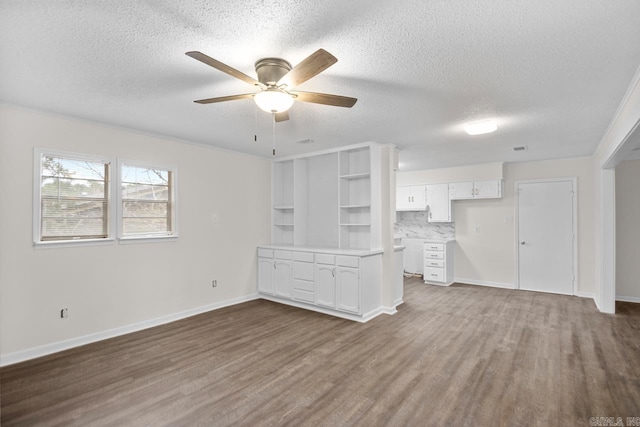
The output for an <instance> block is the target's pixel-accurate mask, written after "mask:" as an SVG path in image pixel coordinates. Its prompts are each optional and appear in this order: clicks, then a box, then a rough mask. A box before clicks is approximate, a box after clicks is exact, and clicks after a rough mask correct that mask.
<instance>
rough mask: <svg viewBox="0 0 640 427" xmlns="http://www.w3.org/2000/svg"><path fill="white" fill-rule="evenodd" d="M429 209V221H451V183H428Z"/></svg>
mask: <svg viewBox="0 0 640 427" xmlns="http://www.w3.org/2000/svg"><path fill="white" fill-rule="evenodd" d="M425 187H426V195H427V209H428V211H429V214H428V216H427V220H428V221H429V222H451V201H450V200H449V184H427V185H426V186H425Z"/></svg>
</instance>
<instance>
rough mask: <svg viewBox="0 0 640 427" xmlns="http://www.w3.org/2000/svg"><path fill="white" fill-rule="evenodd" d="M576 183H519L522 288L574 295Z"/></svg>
mask: <svg viewBox="0 0 640 427" xmlns="http://www.w3.org/2000/svg"><path fill="white" fill-rule="evenodd" d="M574 183H575V181H574V180H573V179H567V180H558V181H549V182H546V181H545V182H540V181H538V182H536V181H530V182H518V183H517V184H516V187H517V188H516V190H517V206H518V283H519V286H520V289H524V290H530V291H540V292H551V293H556V294H567V295H573V293H574V224H575V212H574Z"/></svg>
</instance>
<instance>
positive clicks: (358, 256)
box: [258, 246, 383, 321]
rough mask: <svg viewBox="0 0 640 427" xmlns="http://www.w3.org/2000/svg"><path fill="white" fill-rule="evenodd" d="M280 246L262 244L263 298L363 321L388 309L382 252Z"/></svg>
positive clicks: (260, 287)
mask: <svg viewBox="0 0 640 427" xmlns="http://www.w3.org/2000/svg"><path fill="white" fill-rule="evenodd" d="M281 248H282V247H278V246H270V247H260V248H258V291H259V293H260V294H261V296H262V297H263V298H265V299H269V300H272V301H277V302H281V303H284V304H289V305H294V306H296V307H303V308H307V309H311V310H316V311H320V312H323V313H326V314H332V315H334V316H339V317H344V318H347V319H351V320H359V321H367V320H369V319H371V318H373V317H375V316H377V315H378V314H380V313H382V312H383V308H382V281H381V275H382V274H381V271H382V251H381V250H373V251H371V250H369V251H362V252H361V251H354V250H347V251H340V250H331V249H328V250H326V251H325V252H323V251H322V250H316V249H313V250H312V249H308V251H307V252H302V251H300V248H299V247H298V248H296V249H293V250H283V249H281ZM361 278H363V279H362V282H361Z"/></svg>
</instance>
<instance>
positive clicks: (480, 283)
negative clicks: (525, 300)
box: [454, 277, 517, 289]
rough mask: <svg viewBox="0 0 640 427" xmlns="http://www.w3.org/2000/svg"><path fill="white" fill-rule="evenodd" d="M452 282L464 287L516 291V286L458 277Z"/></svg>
mask: <svg viewBox="0 0 640 427" xmlns="http://www.w3.org/2000/svg"><path fill="white" fill-rule="evenodd" d="M454 282H455V283H461V284H465V285H477V286H488V287H490V288H501V289H517V287H516V285H514V284H512V283H501V282H488V281H485V280H474V279H463V278H458V277H456V279H455V280H454Z"/></svg>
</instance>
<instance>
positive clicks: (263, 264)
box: [258, 258, 274, 295]
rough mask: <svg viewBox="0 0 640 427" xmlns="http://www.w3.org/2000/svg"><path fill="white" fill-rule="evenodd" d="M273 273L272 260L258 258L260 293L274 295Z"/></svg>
mask: <svg viewBox="0 0 640 427" xmlns="http://www.w3.org/2000/svg"><path fill="white" fill-rule="evenodd" d="M273 271H274V263H273V259H272V258H258V292H261V293H263V294H269V295H273Z"/></svg>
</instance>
